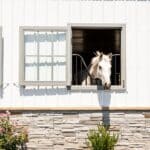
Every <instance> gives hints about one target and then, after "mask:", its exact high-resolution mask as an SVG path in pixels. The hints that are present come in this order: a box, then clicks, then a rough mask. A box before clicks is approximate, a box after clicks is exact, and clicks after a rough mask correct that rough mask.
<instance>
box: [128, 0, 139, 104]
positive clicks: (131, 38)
mask: <svg viewBox="0 0 150 150" xmlns="http://www.w3.org/2000/svg"><path fill="white" fill-rule="evenodd" d="M136 7H137V5H136V2H132V1H129V2H127V20H126V23H127V28H126V39H127V40H126V56H127V57H126V63H127V91H128V94H127V101H126V105H127V106H128V105H131V106H133V105H134V104H136V99H137V97H136V94H137V70H136V63H137V59H136V58H137V57H136V54H137V53H136V51H137V46H136V45H137V29H136V22H137V20H136V19H137V11H136V9H137V8H136ZM133 58H134V59H133ZM133 60H134V63H133ZM129 100H130V101H129Z"/></svg>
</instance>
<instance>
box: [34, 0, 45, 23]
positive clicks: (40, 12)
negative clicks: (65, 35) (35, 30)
mask: <svg viewBox="0 0 150 150" xmlns="http://www.w3.org/2000/svg"><path fill="white" fill-rule="evenodd" d="M34 4H35V2H34ZM35 9H36V10H35V11H36V13H35V16H34V17H35V18H36V26H47V22H48V17H47V16H48V10H47V9H48V7H47V0H42V1H41V0H36V8H35Z"/></svg>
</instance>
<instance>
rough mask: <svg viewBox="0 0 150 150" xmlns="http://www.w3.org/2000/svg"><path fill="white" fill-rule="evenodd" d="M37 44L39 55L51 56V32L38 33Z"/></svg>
mask: <svg viewBox="0 0 150 150" xmlns="http://www.w3.org/2000/svg"><path fill="white" fill-rule="evenodd" d="M38 42H39V54H40V55H51V54H52V32H39V36H38Z"/></svg>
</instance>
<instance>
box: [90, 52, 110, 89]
mask: <svg viewBox="0 0 150 150" xmlns="http://www.w3.org/2000/svg"><path fill="white" fill-rule="evenodd" d="M95 55H96V56H95V57H93V58H92V60H91V68H90V70H89V73H90V74H91V76H92V78H94V79H100V80H101V81H102V85H103V87H104V89H110V87H111V79H110V78H111V60H112V53H109V54H107V55H105V54H103V52H99V51H96V54H95Z"/></svg>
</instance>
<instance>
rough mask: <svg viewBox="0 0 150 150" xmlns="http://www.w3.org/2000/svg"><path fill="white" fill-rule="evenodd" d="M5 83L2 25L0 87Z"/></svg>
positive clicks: (0, 28)
mask: <svg viewBox="0 0 150 150" xmlns="http://www.w3.org/2000/svg"><path fill="white" fill-rule="evenodd" d="M2 85H3V39H2V27H0V87H2Z"/></svg>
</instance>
